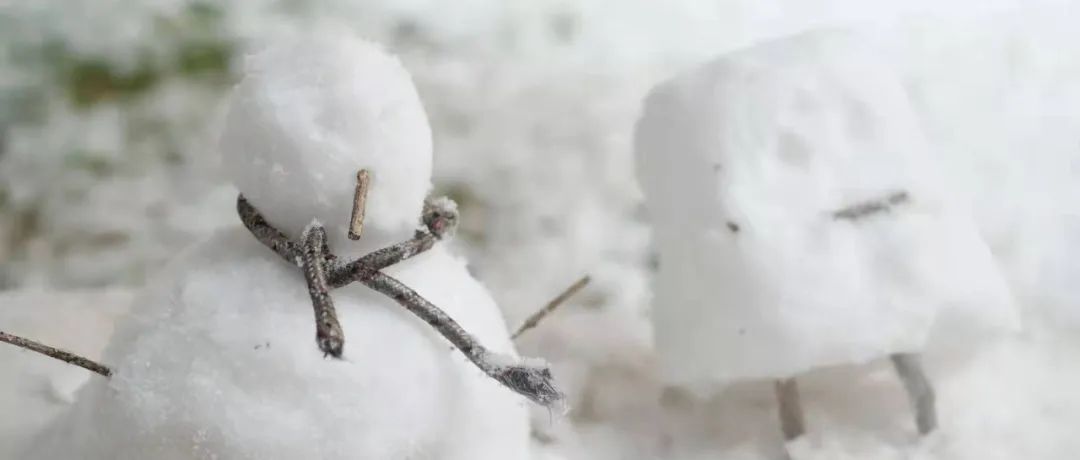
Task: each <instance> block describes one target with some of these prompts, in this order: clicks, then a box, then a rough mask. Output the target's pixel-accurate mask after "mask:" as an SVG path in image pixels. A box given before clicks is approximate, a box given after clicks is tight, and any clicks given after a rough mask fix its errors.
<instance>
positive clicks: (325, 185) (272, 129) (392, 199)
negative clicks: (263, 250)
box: [219, 32, 432, 246]
mask: <svg viewBox="0 0 1080 460" xmlns="http://www.w3.org/2000/svg"><path fill="white" fill-rule="evenodd" d="M219 147H220V150H221V154H222V158H223V163H224V167H225V170H226V171H227V173H228V175H229V176H230V177H231V179H232V180H233V182H234V183H235V185H236V186H237V187H238V188H239V189H240V192H241V193H242V194H244V196H246V197H247V198H248V200H250V201H251V203H252V204H254V205H255V206H256V207H257V208H258V209H259V210H260V211H261V212H262V213H263V215H264V216H265V217H266V218H267V220H268V221H270V223H271V224H273V225H275V226H276V227H278V228H279V229H281V230H282V231H283V232H285V233H286V234H287V235H288V236H289V237H292V238H298V237H299V236H300V235H301V233H302V232H303V229H304V228H305V227H306V226H307V225H308V224H309V223H311V222H312V220H316V219H317V220H318V221H320V222H321V223H322V224H323V225H324V226H326V229H327V231H328V234H329V235H330V237H331V243H334V242H335V241H337V242H339V243H341V244H344V243H343V242H344V240H345V235H346V233H347V229H348V227H349V221H350V212H351V208H352V205H353V197H354V193H355V187H356V179H357V173H358V172H359V171H360V170H362V169H363V170H367V171H368V173H369V175H370V178H371V182H370V185H369V188H368V194H367V209H366V218H365V220H364V235H365V236H364V238H363V240H364V241H366V242H368V243H370V244H364V245H363V246H370V245H371V244H374V245H381V244H384V243H385V242H386V241H393V240H396V239H404V238H407V237H409V236H411V235H412V231H413V230H414V229H415V228H416V226H417V223H418V222H419V218H420V213H421V211H422V209H423V202H424V198H425V196H426V195H427V193H428V191H429V190H430V188H431V149H432V148H431V128H430V126H429V125H428V121H427V117H426V115H425V113H424V109H423V106H422V105H421V103H420V98H419V96H418V95H417V93H416V88H415V87H414V86H413V84H412V80H411V78H410V77H409V74H408V72H406V70H405V69H404V68H403V67H402V66H401V63H400V62H399V61H398V60H397V59H396V58H394V57H391V56H389V55H387V54H386V53H384V52H383V51H382V50H381V49H380V48H379V47H378V46H376V45H374V44H371V43H368V42H365V41H363V40H361V39H358V38H356V37H355V36H353V35H351V34H348V33H341V32H330V33H328V32H322V33H319V34H317V35H311V36H306V37H302V38H299V39H297V38H293V39H290V40H288V41H287V42H283V43H278V44H275V45H271V46H269V47H267V48H265V49H264V50H262V51H260V52H257V53H255V54H253V55H250V56H248V57H247V58H246V60H245V62H244V73H243V79H242V80H241V81H240V83H239V84H238V85H237V86H236V88H235V89H234V92H233V95H232V99H231V100H230V102H229V106H228V109H227V113H226V115H225V123H224V126H223V131H222V134H221V137H220V142H219Z"/></svg>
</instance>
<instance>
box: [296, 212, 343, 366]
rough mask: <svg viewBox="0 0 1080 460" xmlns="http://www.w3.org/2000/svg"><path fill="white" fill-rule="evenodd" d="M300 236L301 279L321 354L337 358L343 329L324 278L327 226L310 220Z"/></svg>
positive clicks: (340, 352)
mask: <svg viewBox="0 0 1080 460" xmlns="http://www.w3.org/2000/svg"><path fill="white" fill-rule="evenodd" d="M303 240H304V257H303V260H304V267H303V268H304V279H305V280H307V285H308V293H309V294H310V295H311V305H312V307H314V309H315V341H316V343H318V344H319V349H320V350H322V351H323V353H324V354H326V355H328V356H333V357H335V358H340V357H341V354H342V352H344V349H345V333H344V332H342V331H341V324H340V323H339V322H338V319H337V311H336V310H335V309H334V299H333V298H331V297H330V287H329V286H328V285H327V282H326V272H327V270H326V269H327V263H326V251H327V246H326V229H325V228H323V226H322V225H320V224H319V223H318V222H312V223H311V225H309V226H308V228H307V230H305V231H304V236H303Z"/></svg>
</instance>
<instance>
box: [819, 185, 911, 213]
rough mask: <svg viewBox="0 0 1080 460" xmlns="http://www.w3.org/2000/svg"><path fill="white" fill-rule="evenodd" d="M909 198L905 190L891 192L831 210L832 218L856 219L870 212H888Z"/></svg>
mask: <svg viewBox="0 0 1080 460" xmlns="http://www.w3.org/2000/svg"><path fill="white" fill-rule="evenodd" d="M910 198H911V197H910V196H908V193H907V192H905V191H902V190H901V191H898V192H893V193H891V194H889V196H887V197H885V198H884V199H880V200H872V201H867V202H864V203H859V204H856V205H854V206H849V207H846V208H843V209H840V210H837V211H835V212H833V219H835V220H850V221H857V220H859V219H862V218H863V217H866V216H869V215H872V214H877V213H880V212H888V211H889V210H891V209H892V208H893V207H894V206H896V205H899V204H902V203H906V202H907V201H908V199H910Z"/></svg>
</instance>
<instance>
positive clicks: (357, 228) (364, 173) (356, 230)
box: [349, 169, 371, 241]
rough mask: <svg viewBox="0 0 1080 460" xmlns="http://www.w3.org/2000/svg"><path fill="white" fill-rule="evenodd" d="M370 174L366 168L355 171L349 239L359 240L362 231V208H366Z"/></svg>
mask: <svg viewBox="0 0 1080 460" xmlns="http://www.w3.org/2000/svg"><path fill="white" fill-rule="evenodd" d="M370 183H371V176H370V175H369V174H368V170H366V169H361V170H360V172H358V173H356V194H355V195H354V197H353V209H352V218H350V219H349V239H350V240H354V241H355V240H359V239H360V235H361V234H362V233H364V210H365V209H367V193H368V185H369V184H370Z"/></svg>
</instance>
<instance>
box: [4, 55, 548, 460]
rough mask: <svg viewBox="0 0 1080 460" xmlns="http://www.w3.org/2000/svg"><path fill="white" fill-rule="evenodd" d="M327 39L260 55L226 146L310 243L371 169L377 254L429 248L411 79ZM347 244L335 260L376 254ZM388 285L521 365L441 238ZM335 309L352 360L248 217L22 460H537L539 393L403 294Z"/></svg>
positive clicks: (232, 160) (423, 148) (140, 305)
mask: <svg viewBox="0 0 1080 460" xmlns="http://www.w3.org/2000/svg"><path fill="white" fill-rule="evenodd" d="M325 37H326V36H323V37H320V38H319V39H318V40H314V41H305V40H300V41H295V42H291V41H290V42H287V43H288V44H287V45H278V46H276V47H271V48H269V49H268V50H267V51H264V52H263V53H262V54H259V55H257V56H256V57H255V58H253V61H252V64H251V66H250V67H249V69H248V70H247V72H248V74H247V75H246V76H245V79H244V80H243V81H242V82H241V83H240V85H239V86H238V88H237V90H236V96H235V97H234V98H233V99H232V102H231V105H230V108H229V115H228V117H227V120H228V123H227V125H226V126H225V128H224V131H223V133H222V139H223V141H222V148H223V149H224V151H223V154H224V156H225V159H226V163H227V165H228V169H230V171H231V173H232V174H233V175H234V178H235V179H236V182H237V184H236V185H237V186H238V188H239V189H240V190H241V191H242V192H243V193H244V194H245V195H246V196H249V197H251V199H252V200H253V201H254V200H256V199H260V200H266V201H263V202H262V203H265V204H266V206H265V207H264V212H266V214H267V217H268V220H269V221H270V222H271V223H274V224H277V225H282V226H283V227H284V228H285V229H286V230H287V231H293V232H294V233H293V236H294V237H295V236H297V235H298V233H295V232H296V229H295V227H292V226H291V225H293V224H295V223H296V222H298V221H299V220H298V219H304V221H305V222H304V223H305V224H307V223H308V222H312V224H311V225H317V224H318V223H319V222H320V221H321V222H326V223H327V224H328V229H329V231H330V232H331V234H335V233H336V234H338V235H344V234H345V232H346V228H347V219H348V217H347V216H348V215H349V210H350V208H351V206H352V203H353V200H352V198H353V194H352V190H353V189H354V187H355V184H354V183H353V182H352V181H353V180H355V177H356V171H357V170H358V169H359V168H361V167H364V168H369V169H370V172H371V175H372V177H373V185H372V186H371V187H370V189H369V193H370V194H371V195H370V199H369V204H371V207H369V211H370V212H368V213H367V219H368V220H367V221H366V222H367V223H368V225H366V226H365V227H366V228H368V229H370V231H367V232H365V234H364V238H365V240H370V239H374V242H371V241H368V242H367V245H373V244H378V242H380V241H384V240H389V239H390V238H396V239H399V240H403V239H406V238H408V237H411V236H412V230H413V229H414V228H415V225H416V223H417V222H418V221H419V220H420V210H421V206H422V203H423V198H424V195H425V194H426V192H427V190H428V184H429V181H430V178H429V174H430V164H431V149H430V140H429V139H427V137H428V136H429V135H430V131H429V129H428V127H427V124H426V119H425V115H424V112H423V109H422V107H421V106H420V105H419V101H418V99H417V96H416V93H415V91H414V90H413V88H412V86H411V83H410V81H409V78H408V74H407V73H405V72H404V70H402V68H401V67H400V65H398V64H397V61H396V60H394V59H392V58H390V57H388V56H387V55H386V54H383V53H382V52H381V51H379V50H378V49H377V48H375V47H374V46H373V45H370V44H367V43H364V42H360V41H350V39H348V36H343V35H340V34H339V35H335V36H333V38H325ZM298 62H299V63H302V64H303V65H297V63H298ZM345 64H347V65H345ZM335 72H336V73H335ZM375 200H378V201H375ZM374 203H379V204H378V205H375V204H374ZM256 205H257V206H258V205H259V202H256ZM443 206H444V207H445V203H444V205H443ZM410 211H411V216H406V215H405V214H406V213H408V212H410ZM379 219H383V220H382V221H380V220H379ZM387 242H389V241H387ZM346 244H348V242H344V240H343V239H333V240H332V241H331V246H330V247H331V249H332V250H334V251H335V253H336V254H338V255H341V254H350V253H352V252H353V251H357V250H358V249H357V248H355V247H354V248H350V247H348V246H346ZM353 246H356V245H355V244H354V245H353ZM385 272H386V273H387V274H389V275H391V276H394V277H396V278H397V279H399V280H401V281H402V282H404V283H405V284H406V285H408V286H410V287H411V288H413V289H414V290H416V291H417V292H418V293H419V294H420V295H423V296H425V297H426V298H427V299H428V300H430V301H432V302H434V303H435V304H436V305H438V306H439V307H440V308H442V309H443V310H444V311H445V312H446V313H447V314H449V315H450V316H451V317H452V318H454V319H455V320H456V321H457V322H458V323H459V324H460V325H461V326H462V327H464V328H465V329H466V330H467V331H469V332H470V333H472V334H473V335H474V336H475V337H476V338H477V339H478V340H479V341H480V342H481V343H483V344H484V345H485V346H486V347H488V348H489V349H490V350H491V352H492V353H493V354H496V355H498V356H506V357H513V356H516V352H515V350H514V347H513V344H512V343H511V342H510V339H509V334H508V332H507V330H506V325H505V322H504V320H503V318H502V313H501V311H500V310H499V308H498V307H497V306H496V304H495V302H494V300H493V299H492V298H491V295H490V294H489V293H488V292H487V290H486V289H484V288H483V286H481V285H480V284H479V283H478V282H477V281H476V280H475V279H473V278H472V277H471V275H469V273H468V272H467V270H466V268H465V264H464V261H463V260H461V259H459V258H456V257H454V256H452V255H451V254H450V253H449V252H447V250H446V248H445V247H443V246H442V245H437V246H436V247H435V248H433V249H431V250H430V251H428V252H427V253H425V254H422V255H419V256H416V257H414V258H412V259H410V260H408V261H406V262H404V263H400V264H397V265H395V266H393V267H390V268H388V269H386V270H385ZM333 298H334V301H335V304H336V307H337V311H338V316H339V320H340V322H341V325H342V328H343V330H344V331H345V333H346V337H347V342H346V347H345V354H344V358H343V360H333V359H324V357H323V354H322V352H321V351H319V350H318V349H317V348H316V346H315V341H314V340H312V339H313V329H314V324H313V320H312V311H311V308H312V306H311V300H310V297H309V292H308V287H307V285H306V283H305V281H304V278H303V276H302V275H301V273H300V271H299V270H297V268H296V267H295V266H294V265H292V264H289V263H287V262H285V261H282V260H279V258H278V256H277V255H276V254H274V253H273V252H272V251H270V250H269V249H268V248H266V247H264V246H263V245H262V244H261V243H259V242H258V241H256V240H255V238H254V237H253V236H252V235H251V234H250V233H249V232H248V231H247V230H246V229H243V228H242V227H240V225H239V224H234V225H233V228H231V229H228V230H224V231H221V232H219V233H217V234H216V235H214V236H212V237H210V238H209V239H208V240H206V241H204V242H202V243H200V244H199V245H197V246H195V247H194V248H192V249H190V250H188V251H187V252H186V253H185V254H184V255H182V256H180V257H179V259H178V260H177V261H174V263H173V264H171V267H170V268H169V269H167V270H166V271H165V272H164V273H163V274H161V275H160V276H159V277H158V279H157V280H156V281H154V282H153V283H152V284H151V285H150V286H149V287H148V288H147V290H146V291H145V292H144V294H143V295H142V296H141V297H140V298H139V299H138V300H137V301H136V302H135V307H134V309H133V310H132V312H131V313H130V314H129V316H127V317H126V318H125V319H124V320H123V321H122V322H121V323H120V325H119V326H118V331H117V332H116V333H115V334H114V335H113V337H112V339H111V341H110V344H109V347H108V348H107V350H106V352H105V354H104V358H103V360H104V361H105V362H106V363H108V365H109V366H111V367H112V369H113V370H114V373H113V376H112V378H111V379H109V380H107V381H106V380H98V381H94V382H92V383H91V384H89V385H87V386H86V387H85V388H84V389H83V390H82V391H81V392H80V393H79V395H78V400H77V401H76V402H75V403H74V404H73V405H72V407H71V409H70V412H69V413H67V414H65V416H63V417H61V418H60V419H59V420H58V421H57V422H56V423H55V424H53V425H52V426H50V427H48V428H46V429H45V430H44V431H43V432H42V433H41V434H40V435H38V436H36V437H35V438H34V439H33V440H32V441H31V443H30V445H29V446H28V447H26V449H27V450H26V452H25V453H24V454H23V456H22V457H21V458H35V459H43V460H44V459H54V458H73V457H75V456H78V457H79V458H90V459H103V460H104V459H136V458H140V459H141V458H155V459H174V458H175V459H188V458H237V459H241V458H259V459H294V458H326V459H334V458H340V459H345V458H414V459H423V458H430V459H451V460H453V459H460V460H466V459H503V458H527V455H528V448H529V425H528V421H529V419H528V410H527V408H526V405H525V404H526V401H525V400H523V399H522V398H520V397H519V396H518V395H516V394H514V393H512V392H511V391H510V390H508V389H506V388H503V387H502V386H501V385H500V384H499V383H498V382H496V381H495V380H493V379H491V378H490V377H489V376H487V375H486V374H484V373H483V372H481V371H480V370H479V369H477V368H476V367H475V366H474V365H473V363H471V362H470V361H468V359H467V358H466V357H465V356H464V355H463V354H462V353H461V352H459V351H458V350H456V349H454V347H453V346H451V345H450V344H449V343H447V342H446V340H445V339H444V338H442V337H441V336H440V335H439V334H438V333H437V332H436V331H434V330H433V329H432V327H431V326H430V325H428V324H426V323H425V322H424V321H422V320H421V319H419V318H416V317H415V316H413V315H412V314H411V313H409V312H408V311H407V310H405V309H403V308H401V307H399V306H398V305H397V304H396V303H395V302H394V301H393V300H392V299H390V298H386V297H385V296H383V295H381V294H378V293H375V292H373V291H370V290H368V289H367V288H365V287H363V286H361V285H351V286H348V287H346V288H343V289H339V290H337V291H335V292H334V294H333Z"/></svg>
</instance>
